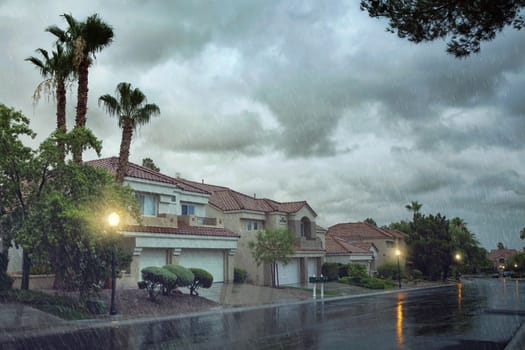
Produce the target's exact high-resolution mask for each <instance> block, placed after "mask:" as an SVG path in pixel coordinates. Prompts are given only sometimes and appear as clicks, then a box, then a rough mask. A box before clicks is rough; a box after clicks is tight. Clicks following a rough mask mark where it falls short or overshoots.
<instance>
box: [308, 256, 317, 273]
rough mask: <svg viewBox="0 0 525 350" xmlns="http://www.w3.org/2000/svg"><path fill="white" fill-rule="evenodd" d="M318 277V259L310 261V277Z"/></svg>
mask: <svg viewBox="0 0 525 350" xmlns="http://www.w3.org/2000/svg"><path fill="white" fill-rule="evenodd" d="M311 276H317V259H315V258H310V259H308V277H311Z"/></svg>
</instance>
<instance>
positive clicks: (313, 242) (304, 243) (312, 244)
mask: <svg viewBox="0 0 525 350" xmlns="http://www.w3.org/2000/svg"><path fill="white" fill-rule="evenodd" d="M295 242H296V244H297V245H298V246H299V247H301V248H305V249H323V243H322V241H321V239H320V238H317V237H316V238H306V237H297V239H296V241H295Z"/></svg>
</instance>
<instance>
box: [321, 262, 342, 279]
mask: <svg viewBox="0 0 525 350" xmlns="http://www.w3.org/2000/svg"><path fill="white" fill-rule="evenodd" d="M321 271H322V273H323V276H326V277H328V280H329V281H337V279H338V278H339V264H338V263H332V262H325V263H324V264H323V266H322V268H321Z"/></svg>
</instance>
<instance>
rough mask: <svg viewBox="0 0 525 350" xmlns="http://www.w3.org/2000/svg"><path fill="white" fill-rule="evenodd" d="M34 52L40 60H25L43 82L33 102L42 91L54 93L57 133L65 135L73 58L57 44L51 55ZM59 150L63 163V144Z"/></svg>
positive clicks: (43, 52)
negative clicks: (68, 86) (68, 83)
mask: <svg viewBox="0 0 525 350" xmlns="http://www.w3.org/2000/svg"><path fill="white" fill-rule="evenodd" d="M36 52H37V53H39V54H40V55H41V56H42V58H38V57H34V56H31V57H28V58H26V61H28V62H31V63H32V64H34V65H35V67H36V68H38V70H39V71H40V74H41V75H42V77H44V81H42V82H41V83H40V84H38V86H37V88H36V90H35V93H34V95H33V98H34V100H35V102H38V100H39V98H40V94H41V92H42V90H50V91H48V92H52V93H54V95H55V98H56V103H57V112H56V116H57V131H58V132H60V133H62V134H65V133H66V132H67V127H66V84H67V82H68V80H69V79H70V77H71V75H72V74H73V72H74V69H73V57H72V55H71V54H70V52H68V51H67V50H65V49H64V47H63V46H62V44H60V43H57V45H56V51H52V52H51V55H50V54H49V53H48V52H47V51H46V50H44V49H37V50H36ZM53 89H54V91H52V90H53ZM59 149H60V154H61V159H62V162H63V161H64V159H65V156H66V153H65V147H64V144H63V142H59Z"/></svg>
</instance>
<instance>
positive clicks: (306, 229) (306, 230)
mask: <svg viewBox="0 0 525 350" xmlns="http://www.w3.org/2000/svg"><path fill="white" fill-rule="evenodd" d="M301 237H306V238H311V237H312V227H311V224H310V219H308V218H307V217H303V218H302V219H301Z"/></svg>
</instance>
